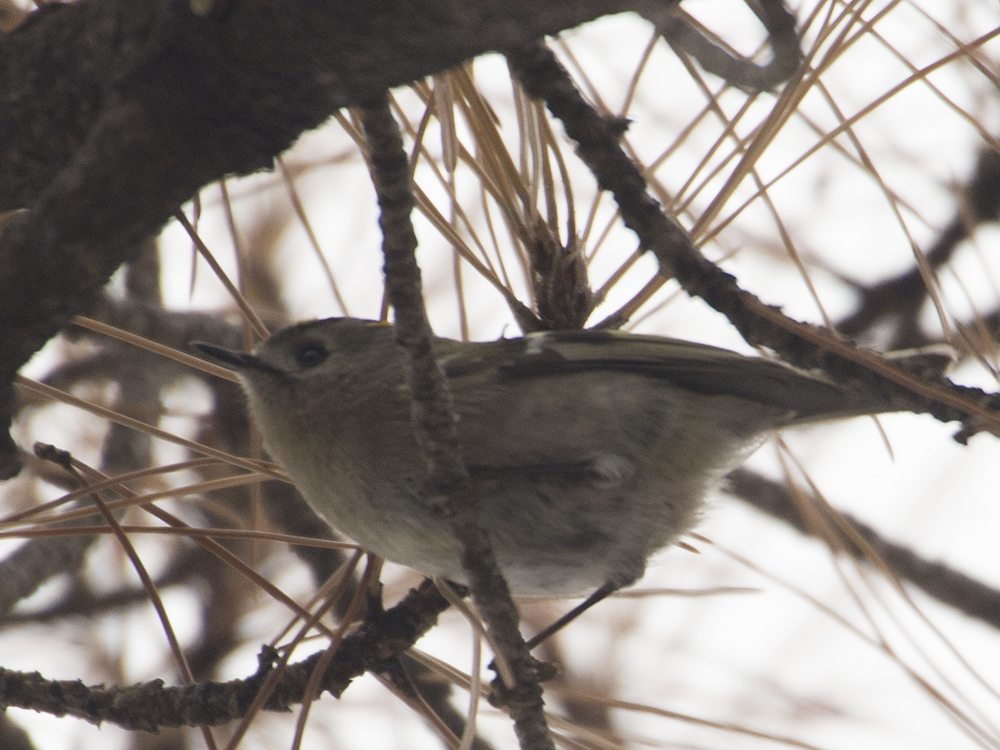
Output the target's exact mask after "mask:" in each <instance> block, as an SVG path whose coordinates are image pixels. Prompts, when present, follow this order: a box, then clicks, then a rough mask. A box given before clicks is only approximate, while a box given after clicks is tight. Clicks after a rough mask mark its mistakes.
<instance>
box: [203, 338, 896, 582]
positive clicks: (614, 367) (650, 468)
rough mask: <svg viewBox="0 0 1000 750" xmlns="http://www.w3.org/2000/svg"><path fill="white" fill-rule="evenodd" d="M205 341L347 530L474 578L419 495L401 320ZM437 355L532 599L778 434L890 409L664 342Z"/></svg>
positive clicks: (545, 345)
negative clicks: (228, 344) (229, 345)
mask: <svg viewBox="0 0 1000 750" xmlns="http://www.w3.org/2000/svg"><path fill="white" fill-rule="evenodd" d="M196 346H197V347H198V348H199V349H200V350H201V351H202V352H204V353H205V354H206V355H208V356H209V357H211V358H213V359H215V360H217V361H218V362H220V363H222V364H224V365H226V366H228V367H230V368H232V369H233V370H235V371H236V372H237V374H238V375H239V377H240V380H241V381H242V383H243V386H244V388H245V390H246V394H247V398H248V400H249V407H250V411H251V413H252V414H253V417H254V418H255V419H256V421H257V423H258V425H259V426H260V429H261V432H262V433H263V436H264V441H265V444H266V446H267V449H268V451H269V452H270V453H271V455H272V456H273V457H274V458H275V459H276V460H278V461H280V462H281V463H282V464H283V465H284V466H285V468H287V470H288V472H289V474H290V475H291V477H292V479H293V481H294V482H295V485H296V486H297V487H298V488H299V490H300V491H301V492H302V494H303V495H304V496H305V498H306V500H307V501H308V502H309V503H310V504H311V505H312V507H313V508H314V509H315V510H316V512H317V513H318V514H319V515H320V516H321V517H322V518H324V519H325V520H326V521H327V522H328V523H329V524H330V525H331V526H333V527H334V528H335V529H338V530H339V531H341V532H343V533H344V534H346V535H347V536H349V537H351V538H352V539H354V540H355V541H356V542H358V543H359V544H360V545H361V546H362V547H363V548H365V549H366V550H369V551H371V552H374V553H376V554H378V555H381V556H382V557H384V558H386V559H388V560H392V561H394V562H398V563H402V564H403V565H408V566H410V567H412V568H415V569H416V570H418V571H420V572H422V573H425V574H427V575H438V576H444V577H445V578H447V579H450V580H453V581H458V582H464V580H465V576H464V573H463V571H462V567H461V564H460V562H459V550H458V545H457V543H456V541H455V540H454V539H453V537H452V534H451V531H450V529H449V526H448V523H447V521H446V520H444V519H442V518H440V517H439V516H438V515H437V514H436V513H435V512H434V510H433V508H432V507H431V503H430V501H429V499H428V498H427V497H425V496H424V495H422V494H421V486H422V483H423V481H424V478H425V473H426V469H425V464H424V462H423V460H422V458H421V455H420V452H419V450H418V448H417V444H416V442H415V441H414V438H413V428H412V426H411V417H410V414H411V407H410V398H409V394H408V392H407V386H406V353H405V352H404V351H403V350H402V349H401V348H400V347H399V346H398V345H397V343H396V332H395V330H394V328H393V327H392V326H390V325H386V324H382V323H376V322H373V321H367V320H357V319H353V318H330V319H327V320H318V321H313V322H309V323H302V324H299V325H295V326H292V327H290V328H286V329H284V330H282V331H279V332H278V333H276V334H274V335H273V336H271V337H270V338H269V339H267V340H266V341H265V342H264V343H263V344H262V345H261V346H260V348H259V349H257V351H256V352H255V353H254V354H245V353H241V352H235V351H231V350H228V349H222V348H219V347H216V346H212V345H210V344H204V343H198V344H196ZM435 353H436V355H437V356H438V358H439V360H440V363H441V367H442V369H443V370H444V373H445V375H446V376H447V378H448V382H449V384H450V386H451V389H452V392H453V394H454V403H455V410H456V412H457V414H458V420H459V421H458V433H459V438H460V442H461V448H462V452H463V456H464V458H465V462H466V465H467V467H468V469H469V472H470V474H471V476H472V478H473V481H474V483H475V486H476V489H477V491H478V502H479V508H478V510H479V520H480V524H481V525H482V527H483V528H484V529H485V530H486V531H487V532H488V534H489V536H490V539H491V541H492V544H493V548H494V550H495V552H496V556H497V560H498V562H499V565H500V567H501V570H502V571H503V573H504V575H505V576H506V578H507V580H508V582H509V583H510V586H511V590H512V591H513V593H515V594H522V595H570V594H583V593H589V592H592V591H594V590H597V589H602V588H603V589H605V590H613V589H617V588H620V587H622V586H626V585H629V584H631V583H633V582H634V581H636V580H637V579H638V578H639V577H640V576H641V575H642V574H643V571H644V570H645V566H646V560H647V558H648V557H649V556H650V555H651V554H653V553H654V552H656V551H657V550H659V549H660V548H662V547H664V546H665V545H667V544H669V543H671V542H673V541H674V540H676V539H677V537H678V536H679V535H680V534H682V533H684V532H685V531H687V530H689V529H690V528H691V527H692V526H693V525H694V523H695V522H696V521H697V518H698V512H699V508H700V507H701V505H702V502H703V498H704V497H705V495H706V494H707V493H708V492H709V491H711V490H712V489H713V488H714V487H715V486H716V485H718V483H719V482H720V481H721V479H722V477H723V476H725V474H726V473H727V472H728V471H730V470H731V469H733V468H734V467H735V466H737V465H738V464H739V463H740V462H741V461H742V460H743V459H744V458H745V457H746V456H747V455H748V454H749V453H750V452H752V451H753V450H754V449H755V448H756V447H757V446H758V445H759V444H760V443H761V442H762V441H763V440H764V439H765V438H766V437H767V436H768V435H769V434H770V433H772V432H773V431H775V430H776V429H779V428H782V427H787V426H790V425H798V424H804V423H809V422H816V421H821V420H827V419H834V418H839V417H848V416H857V415H861V414H871V413H877V412H881V411H890V410H893V407H892V406H890V405H889V404H887V403H884V402H879V401H878V400H877V399H876V398H874V397H873V396H871V395H867V394H864V393H859V392H855V391H852V390H850V389H847V388H844V387H842V386H839V385H836V384H833V383H830V382H826V381H824V380H822V379H820V378H817V377H813V376H811V375H808V374H805V373H802V372H799V371H797V370H794V369H792V368H790V367H787V366H785V365H782V364H779V363H776V362H772V361H769V360H765V359H760V358H755V357H745V356H743V355H740V354H736V353H735V352H730V351H726V350H724V349H717V348H715V347H711V346H704V345H701V344H692V343H688V342H685V341H678V340H675V339H668V338H661V337H657V336H640V335H633V334H626V333H619V332H609V331H561V332H545V333H536V334H529V335H528V336H525V337H524V338H514V339H501V340H499V341H488V342H472V343H470V342H460V341H453V340H450V339H443V338H439V339H436V340H435Z"/></svg>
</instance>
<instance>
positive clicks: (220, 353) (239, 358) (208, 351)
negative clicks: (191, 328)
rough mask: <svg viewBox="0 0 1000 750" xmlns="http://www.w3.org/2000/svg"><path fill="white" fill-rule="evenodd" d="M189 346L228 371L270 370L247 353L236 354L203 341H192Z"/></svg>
mask: <svg viewBox="0 0 1000 750" xmlns="http://www.w3.org/2000/svg"><path fill="white" fill-rule="evenodd" d="M191 346H193V347H194V348H195V349H197V350H198V351H200V352H201V353H202V354H204V355H205V356H206V357H208V358H209V359H213V360H215V361H216V362H218V363H219V364H220V365H225V366H226V367H228V368H229V369H230V370H236V371H237V372H239V371H241V370H270V369H271V368H270V367H268V366H267V365H265V364H264V363H263V362H261V361H260V360H259V359H258V358H257V357H255V356H254V355H252V354H248V353H247V352H237V351H233V350H232V349H225V348H223V347H221V346H216V345H215V344H206V343H205V342H204V341H192V342H191Z"/></svg>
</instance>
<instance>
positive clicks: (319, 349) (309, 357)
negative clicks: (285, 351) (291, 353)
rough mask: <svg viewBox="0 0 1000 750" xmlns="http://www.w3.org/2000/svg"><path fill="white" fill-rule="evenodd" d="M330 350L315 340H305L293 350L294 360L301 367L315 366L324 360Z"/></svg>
mask: <svg viewBox="0 0 1000 750" xmlns="http://www.w3.org/2000/svg"><path fill="white" fill-rule="evenodd" d="M329 356H330V352H328V351H327V350H326V347H325V346H323V345H322V344H320V343H319V342H317V341H307V342H306V343H304V344H302V345H301V346H299V347H298V348H297V349H296V350H295V361H296V362H298V363H299V365H300V366H301V367H306V368H309V367H316V365H319V364H322V363H323V362H325V361H326V358H327V357H329Z"/></svg>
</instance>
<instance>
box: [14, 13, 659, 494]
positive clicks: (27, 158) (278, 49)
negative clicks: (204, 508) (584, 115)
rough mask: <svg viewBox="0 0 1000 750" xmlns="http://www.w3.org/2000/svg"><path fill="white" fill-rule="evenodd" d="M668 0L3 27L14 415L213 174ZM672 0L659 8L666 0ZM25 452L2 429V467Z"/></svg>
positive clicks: (257, 161)
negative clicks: (30, 380)
mask: <svg viewBox="0 0 1000 750" xmlns="http://www.w3.org/2000/svg"><path fill="white" fill-rule="evenodd" d="M651 1H655V0H634V1H633V2H627V1H626V0H550V1H549V2H545V3H538V2H534V0H503V2H499V1H498V0H463V1H462V2H455V3H442V2H439V1H438V0H424V1H423V2H421V1H420V0H407V1H406V2H401V1H398V2H397V1H387V2H381V3H357V2H348V1H347V0H327V1H326V2H314V1H311V0H288V2H284V3H281V4H275V3H274V2H273V1H272V0H216V2H215V3H214V5H212V6H211V7H210V9H209V12H208V13H207V15H196V14H195V13H194V12H193V11H192V4H191V3H190V2H188V1H186V0H146V1H145V2H141V3H136V2H134V1H133V0H81V1H80V2H78V3H75V4H72V5H65V6H63V5H53V6H48V7H46V8H45V9H43V10H41V11H38V12H36V13H35V14H33V15H32V16H30V17H29V18H28V20H27V21H26V22H25V23H24V24H22V25H21V26H19V27H18V28H16V29H15V30H14V31H12V32H10V33H7V34H2V35H0V177H2V179H0V211H2V210H9V209H19V208H27V209H29V210H28V211H27V212H25V213H24V214H21V215H18V216H16V217H14V218H13V219H12V220H10V221H9V222H8V223H7V224H6V226H5V228H4V229H3V231H2V232H0V340H2V341H3V342H4V348H3V351H2V352H0V424H5V423H7V422H9V421H10V418H11V407H10V403H11V397H12V390H11V387H10V385H9V383H10V381H11V379H12V378H13V376H14V374H15V373H16V372H17V370H18V369H19V368H20V367H21V366H22V365H23V364H24V363H25V362H26V361H27V360H28V358H29V357H30V356H31V355H32V354H33V353H34V352H35V351H37V350H38V349H39V348H40V347H41V346H42V344H44V343H45V341H47V340H48V339H49V338H50V337H51V336H53V335H54V334H55V333H56V332H57V331H58V330H59V329H60V328H61V327H62V326H63V325H65V324H66V322H67V321H68V320H69V318H70V317H71V316H72V315H74V314H76V313H81V312H85V311H87V310H88V309H89V308H90V306H91V305H92V304H94V302H95V301H96V299H97V295H98V293H99V291H100V289H101V287H102V286H103V285H104V283H105V282H106V281H107V279H108V278H109V277H110V275H111V274H112V273H113V272H114V271H115V270H116V269H117V268H118V266H119V265H121V263H123V262H124V261H127V260H131V259H133V258H135V257H136V256H137V253H138V251H137V246H138V244H139V242H140V241H141V240H142V239H143V238H145V237H147V236H148V235H150V234H154V233H155V232H156V231H157V230H158V229H159V228H160V227H161V226H162V225H163V224H164V223H165V222H166V221H167V220H168V219H169V217H170V216H171V214H172V213H173V212H174V211H176V210H177V208H178V206H179V205H180V204H181V203H183V202H184V201H185V200H187V199H189V198H190V197H191V196H192V195H194V193H195V192H196V191H197V190H198V189H199V188H200V187H201V186H203V185H205V184H207V183H209V182H211V181H213V180H216V179H219V178H221V177H223V176H225V175H227V174H243V173H248V172H252V171H254V170H257V169H260V168H264V167H268V166H270V164H271V163H272V160H273V158H274V157H275V156H276V155H278V154H279V153H281V152H282V151H283V150H284V149H286V148H287V147H288V146H289V145H290V144H291V143H292V142H293V141H294V140H295V139H296V138H297V137H298V136H299V135H300V134H301V133H302V132H303V131H305V130H307V129H309V128H313V127H315V126H317V125H319V124H320V123H322V122H323V121H324V120H326V119H327V118H328V117H329V116H330V115H332V114H333V113H334V112H335V111H336V110H337V109H338V108H340V107H343V106H345V105H348V104H359V103H360V104H363V103H365V102H367V101H377V100H378V97H380V96H381V95H382V92H384V91H385V90H387V89H388V88H389V87H391V86H396V85H400V84H403V83H406V82H409V81H412V80H415V79H417V78H420V77H421V76H424V75H427V74H429V73H434V72H438V71H441V70H444V69H446V68H449V67H452V66H454V65H457V64H458V63H460V62H462V61H464V60H466V59H468V58H470V57H473V56H475V55H478V54H481V53H484V52H487V51H490V50H500V49H504V48H506V47H508V46H510V45H513V44H516V43H523V42H524V41H526V40H528V39H534V38H536V37H540V36H543V35H545V34H550V33H555V32H558V31H560V30H563V29H566V28H569V27H572V26H575V25H577V24H579V23H582V22H584V21H587V20H591V19H593V18H597V17H599V16H601V15H605V14H608V13H617V12H621V11H625V10H629V9H631V8H632V7H633V6H636V5H644V4H648V3H650V2H651ZM669 2H670V0H662V2H660V3H655V4H657V5H662V4H663V3H669ZM18 468H19V463H18V460H17V454H16V451H15V449H14V445H13V442H12V441H11V439H10V437H9V436H6V435H4V436H3V437H2V438H0V478H2V477H7V476H11V475H13V474H14V473H16V472H17V470H18Z"/></svg>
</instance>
